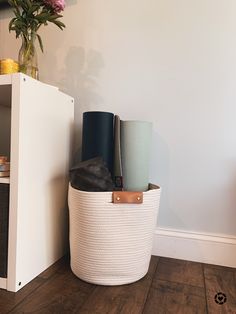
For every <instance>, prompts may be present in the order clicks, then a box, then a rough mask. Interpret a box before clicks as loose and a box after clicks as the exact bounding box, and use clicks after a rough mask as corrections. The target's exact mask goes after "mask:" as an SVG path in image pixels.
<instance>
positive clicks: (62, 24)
mask: <svg viewBox="0 0 236 314" xmlns="http://www.w3.org/2000/svg"><path fill="white" fill-rule="evenodd" d="M52 23H54V24H55V25H57V26H58V27H59V28H60V29H61V30H63V28H64V27H66V26H65V24H64V23H62V22H60V21H55V20H54V21H52Z"/></svg>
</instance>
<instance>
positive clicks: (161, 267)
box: [154, 257, 204, 288]
mask: <svg viewBox="0 0 236 314" xmlns="http://www.w3.org/2000/svg"><path fill="white" fill-rule="evenodd" d="M157 279H158V280H164V281H170V282H176V283H182V284H187V285H192V286H196V287H202V288H203V287H204V278H203V272H202V265H201V263H195V262H189V261H183V260H177V259H172V258H164V257H161V258H160V261H159V263H158V267H157V275H156V276H155V279H154V280H157Z"/></svg>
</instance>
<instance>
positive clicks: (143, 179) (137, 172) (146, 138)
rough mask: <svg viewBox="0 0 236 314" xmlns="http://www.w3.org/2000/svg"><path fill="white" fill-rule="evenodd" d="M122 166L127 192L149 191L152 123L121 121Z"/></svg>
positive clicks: (124, 185)
mask: <svg viewBox="0 0 236 314" xmlns="http://www.w3.org/2000/svg"><path fill="white" fill-rule="evenodd" d="M120 138H121V164H122V175H123V187H124V190H125V191H147V190H148V184H149V163H150V150H151V139H152V123H151V122H146V121H121V134H120Z"/></svg>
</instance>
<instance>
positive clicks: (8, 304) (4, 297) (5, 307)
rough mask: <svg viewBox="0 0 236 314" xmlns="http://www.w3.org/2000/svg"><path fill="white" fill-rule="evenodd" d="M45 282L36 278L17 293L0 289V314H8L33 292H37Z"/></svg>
mask: <svg viewBox="0 0 236 314" xmlns="http://www.w3.org/2000/svg"><path fill="white" fill-rule="evenodd" d="M44 282H45V280H43V279H42V278H35V279H34V280H33V281H31V282H30V283H28V284H27V285H26V286H25V287H23V288H22V289H21V290H19V291H18V292H16V293H14V292H9V291H6V290H2V289H0V313H1V314H5V313H8V312H9V311H10V310H12V309H13V308H14V307H15V306H16V305H17V304H19V303H20V302H22V300H24V299H25V298H26V297H27V296H30V295H31V293H32V292H33V291H35V290H37V288H38V287H40V286H41V285H42V284H43V283H44Z"/></svg>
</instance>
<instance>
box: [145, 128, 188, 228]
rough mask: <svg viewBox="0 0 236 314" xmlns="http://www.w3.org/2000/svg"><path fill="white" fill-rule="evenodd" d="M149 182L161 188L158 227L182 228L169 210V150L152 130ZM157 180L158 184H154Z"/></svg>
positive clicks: (174, 214) (175, 212)
mask: <svg viewBox="0 0 236 314" xmlns="http://www.w3.org/2000/svg"><path fill="white" fill-rule="evenodd" d="M152 137H153V138H152V151H151V164H150V182H152V183H155V184H157V185H160V186H161V189H162V190H161V202H160V209H159V214H158V221H157V226H158V227H163V226H165V227H167V228H168V227H171V226H172V225H174V226H175V225H178V226H182V227H183V226H184V222H183V221H182V220H181V219H180V218H179V217H178V215H177V212H178V211H176V210H175V209H174V208H171V204H170V194H171V191H170V189H171V182H170V149H169V147H168V145H167V143H166V141H165V140H164V139H163V138H162V137H161V135H160V134H159V133H158V132H157V131H156V130H155V129H154V130H153V135H152ZM156 180H158V182H155V181H156Z"/></svg>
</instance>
